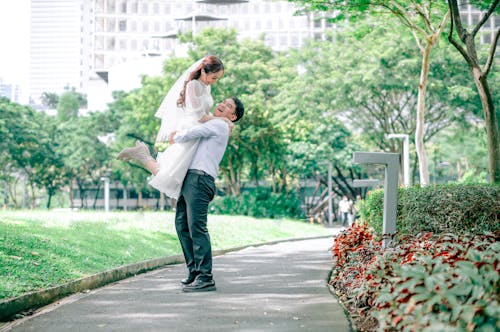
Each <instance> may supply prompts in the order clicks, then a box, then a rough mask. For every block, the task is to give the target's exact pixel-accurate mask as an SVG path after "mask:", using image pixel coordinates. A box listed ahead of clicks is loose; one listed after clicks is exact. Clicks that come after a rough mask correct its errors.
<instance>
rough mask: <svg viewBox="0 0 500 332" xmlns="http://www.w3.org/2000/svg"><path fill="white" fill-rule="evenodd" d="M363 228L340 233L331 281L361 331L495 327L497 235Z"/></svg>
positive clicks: (499, 311) (499, 305) (499, 310)
mask: <svg viewBox="0 0 500 332" xmlns="http://www.w3.org/2000/svg"><path fill="white" fill-rule="evenodd" d="M370 234H372V233H371V230H370V229H369V228H367V227H366V225H363V224H361V225H355V226H354V227H352V228H349V229H347V230H345V231H344V232H342V233H340V234H339V235H338V236H336V238H335V244H334V246H333V248H332V253H333V257H334V265H333V269H332V275H331V279H330V281H329V283H330V285H332V286H333V287H334V288H335V290H336V293H337V295H338V296H339V299H340V301H341V302H342V303H343V304H344V305H345V306H346V308H347V310H348V311H349V313H350V315H351V317H352V318H353V320H354V322H355V324H356V330H358V331H497V329H498V326H499V324H500V320H499V317H500V271H499V268H498V267H499V264H500V261H499V257H500V256H499V255H500V244H499V242H498V240H499V235H500V232H497V233H495V234H494V233H488V234H482V235H472V234H469V235H460V236H459V235H455V234H439V235H437V234H432V233H426V234H418V235H416V236H401V237H400V238H399V239H397V240H396V241H395V243H394V247H392V248H387V249H383V248H382V246H381V243H380V242H377V241H375V240H374V238H373V236H371V235H370Z"/></svg>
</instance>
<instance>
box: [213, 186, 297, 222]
mask: <svg viewBox="0 0 500 332" xmlns="http://www.w3.org/2000/svg"><path fill="white" fill-rule="evenodd" d="M210 212H211V213H215V214H234V215H243V216H251V217H255V218H264V217H265V218H276V219H277V218H284V217H289V218H295V219H299V218H303V217H304V216H303V212H302V211H301V209H300V199H299V197H298V196H297V194H296V193H294V192H289V193H273V192H271V190H270V189H264V188H259V189H257V190H255V191H251V192H250V191H245V192H243V193H242V194H241V195H238V196H224V197H220V196H217V197H215V199H214V200H213V202H211V203H210Z"/></svg>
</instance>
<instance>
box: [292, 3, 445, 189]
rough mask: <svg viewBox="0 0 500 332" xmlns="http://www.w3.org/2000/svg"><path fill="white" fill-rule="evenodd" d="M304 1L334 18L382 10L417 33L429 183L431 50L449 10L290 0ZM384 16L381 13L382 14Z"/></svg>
mask: <svg viewBox="0 0 500 332" xmlns="http://www.w3.org/2000/svg"><path fill="white" fill-rule="evenodd" d="M290 1H293V2H300V3H303V4H304V5H305V7H306V9H309V10H315V11H327V12H329V13H332V14H331V16H332V18H333V19H334V20H336V21H338V20H345V18H346V17H347V18H350V19H351V20H356V19H358V18H359V17H360V16H363V14H364V13H365V12H368V11H369V10H371V13H374V14H380V13H377V11H378V10H381V11H382V13H384V14H387V13H388V14H391V15H395V16H396V17H397V18H398V19H399V20H400V22H401V23H402V24H403V25H404V26H405V27H407V28H408V29H409V30H410V31H411V32H412V34H413V36H414V37H415V41H416V43H417V46H418V48H419V50H420V52H421V56H422V58H421V61H422V63H421V73H420V81H419V84H418V101H417V120H416V132H415V146H416V150H417V154H418V160H419V170H420V183H421V184H422V185H427V184H428V183H429V170H428V161H427V154H426V152H425V148H424V134H425V133H424V131H425V130H424V125H425V124H424V115H425V110H426V106H425V99H426V92H427V84H428V74H429V68H430V61H429V59H430V54H431V51H432V49H433V47H434V46H435V45H436V43H437V41H438V40H439V37H440V35H441V33H442V31H443V29H444V27H445V24H446V22H447V20H448V17H449V14H448V12H447V11H446V10H445V8H444V7H445V4H444V3H443V2H442V1H441V0H348V1H345V0H330V1H316V0H290ZM379 17H380V16H379Z"/></svg>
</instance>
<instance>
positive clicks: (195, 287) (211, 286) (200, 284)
mask: <svg viewBox="0 0 500 332" xmlns="http://www.w3.org/2000/svg"><path fill="white" fill-rule="evenodd" d="M214 290H216V288H215V281H214V280H213V279H211V280H208V281H207V280H201V279H196V280H195V281H194V282H193V283H192V284H189V285H187V286H184V287H183V288H182V291H183V292H186V293H193V292H210V291H214Z"/></svg>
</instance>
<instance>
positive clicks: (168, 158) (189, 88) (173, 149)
mask: <svg viewBox="0 0 500 332" xmlns="http://www.w3.org/2000/svg"><path fill="white" fill-rule="evenodd" d="M185 104H186V106H185V107H184V108H183V109H177V112H176V117H177V118H176V119H175V122H176V123H175V128H174V129H175V130H177V131H179V130H183V129H187V128H191V127H192V126H195V125H197V124H200V122H199V120H200V119H201V118H202V117H203V116H205V115H208V114H210V110H211V109H212V106H213V104H214V100H213V98H212V95H211V93H210V85H206V84H204V83H202V82H200V81H199V80H192V81H189V83H188V84H187V85H186V103H185ZM160 131H161V130H160ZM198 143H199V140H193V141H189V142H185V143H176V144H172V145H170V146H169V147H168V148H167V149H166V150H165V151H163V152H159V153H158V155H157V157H156V160H157V162H158V164H159V171H158V173H157V174H156V175H154V176H153V177H152V178H151V180H150V181H149V184H150V185H151V186H153V187H154V188H155V189H158V190H159V191H161V192H162V193H164V194H165V195H167V196H168V197H171V198H175V199H177V198H179V194H180V191H181V187H182V183H183V181H184V177H185V176H186V173H187V170H188V167H189V165H190V163H191V160H192V159H193V156H194V153H195V151H196V149H197V147H198Z"/></svg>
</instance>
